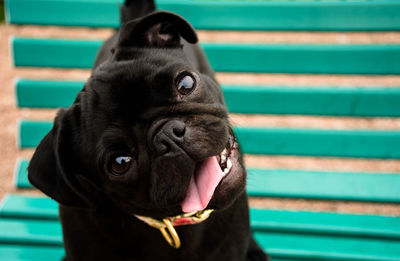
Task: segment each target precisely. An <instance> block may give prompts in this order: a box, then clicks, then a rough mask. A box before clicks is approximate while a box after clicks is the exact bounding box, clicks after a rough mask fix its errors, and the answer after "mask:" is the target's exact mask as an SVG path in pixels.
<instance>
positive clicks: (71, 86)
mask: <svg viewBox="0 0 400 261" xmlns="http://www.w3.org/2000/svg"><path fill="white" fill-rule="evenodd" d="M14 83H15V93H16V96H17V105H18V107H28V108H57V107H68V106H70V105H71V104H72V103H73V101H74V100H75V97H76V95H77V93H78V92H79V91H80V90H81V89H82V88H83V85H84V82H83V81H59V80H58V81H56V80H34V79H17V80H16V81H15V82H14Z"/></svg>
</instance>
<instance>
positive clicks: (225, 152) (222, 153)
mask: <svg viewBox="0 0 400 261" xmlns="http://www.w3.org/2000/svg"><path fill="white" fill-rule="evenodd" d="M226 154H228V150H227V149H226V148H225V149H224V150H223V151H222V152H221V157H222V156H225V157H226Z"/></svg>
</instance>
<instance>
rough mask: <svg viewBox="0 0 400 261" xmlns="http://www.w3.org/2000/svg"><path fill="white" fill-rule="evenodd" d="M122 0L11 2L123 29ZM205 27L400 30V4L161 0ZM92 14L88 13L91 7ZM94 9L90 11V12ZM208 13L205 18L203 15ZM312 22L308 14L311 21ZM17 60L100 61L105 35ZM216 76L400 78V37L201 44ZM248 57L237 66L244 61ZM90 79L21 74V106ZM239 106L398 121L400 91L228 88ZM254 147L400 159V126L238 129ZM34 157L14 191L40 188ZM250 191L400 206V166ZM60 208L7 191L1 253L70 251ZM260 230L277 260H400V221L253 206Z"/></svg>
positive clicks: (31, 128)
mask: <svg viewBox="0 0 400 261" xmlns="http://www.w3.org/2000/svg"><path fill="white" fill-rule="evenodd" d="M121 2H122V1H121V0H102V1H92V0H79V1H76V0H62V1H59V0H57V1H56V0H8V1H6V15H7V19H8V21H9V22H10V23H14V24H40V25H61V26H92V27H117V26H118V5H117V4H118V3H121ZM157 3H158V6H159V7H160V8H162V9H168V10H171V11H174V12H177V13H180V14H182V15H183V16H184V17H186V18H187V19H188V20H189V21H190V22H191V23H192V24H193V25H194V26H195V27H196V28H197V29H207V30H308V31H319V30H323V31H354V30H369V31H390V30H400V15H399V14H400V2H398V1H396V0H376V1H375V0H357V1H342V0H340V1H339V0H337V1H336V0H331V1H312V0H311V1H310V0H297V1H289V0H288V1H286V0H279V1H267V0H265V1H240V0H224V1H211V0H191V1H183V0H159V1H157ZM88 10H90V11H88ZM83 14H84V15H83ZM205 14H206V15H205ZM304 17H306V18H307V19H302V18H304ZM10 45H11V47H12V48H11V50H12V52H11V54H12V59H13V63H14V64H15V66H29V67H54V68H90V67H91V65H92V63H93V60H94V56H95V54H96V51H97V49H98V47H99V46H100V45H101V41H95V40H83V39H43V38H24V37H18V36H16V37H14V38H12V39H11V40H10ZM202 46H203V47H204V49H205V51H206V53H207V55H208V57H209V59H210V62H211V64H212V66H213V68H214V69H215V70H216V71H217V72H251V73H293V74H295V73H302V74H311V73H312V74H362V75H394V74H395V75H399V74H400V44H365V45H361V44H341V45H334V44H330V45H326V44H244V43H241V44H237V43H236V44H235V43H202ZM238 60H239V61H240V63H238V62H237V61H238ZM83 80H84V79H82V81H67V80H48V79H26V78H19V79H16V81H15V90H16V91H15V94H16V100H17V105H18V107H20V108H57V107H66V106H69V105H70V104H71V103H72V101H73V100H74V98H75V95H76V93H77V92H78V91H79V90H80V89H81V88H82V86H83ZM222 87H223V91H224V94H225V98H226V102H227V105H228V108H229V110H230V112H232V113H236V114H244V115H254V114H276V115H310V116H312V115H318V116H319V115H324V116H344V117H400V86H399V87H390V88H384V87H382V86H376V87H363V86H353V87H346V88H341V87H339V86H319V87H312V88H310V87H308V86H304V87H299V86H270V85H264V86H254V85H246V84H243V85H223V86H222ZM17 124H18V146H19V147H20V148H21V149H25V148H34V147H35V146H36V145H37V144H38V142H39V141H40V140H41V138H42V137H43V136H44V135H45V134H46V133H47V132H48V131H49V129H50V128H51V126H52V124H51V122H45V121H34V120H28V119H21V120H19V121H18V123H17ZM234 131H235V133H236V135H237V137H238V140H239V142H240V144H241V146H242V149H243V151H244V153H246V154H250V155H294V156H313V157H339V158H371V159H393V160H400V130H373V129H369V130H368V129H365V130H358V129H357V130H339V129H335V130H334V129H331V130H328V129H324V130H322V129H296V128H267V127H251V126H235V128H234ZM27 164H28V159H18V160H17V163H16V168H15V179H14V181H15V186H16V187H17V188H25V189H32V187H31V185H30V184H29V182H28V180H27V172H26V166H27ZM248 173H249V178H248V185H247V191H248V194H249V196H251V197H266V198H267V197H278V198H294V199H298V198H304V199H314V200H326V201H337V200H341V201H349V202H376V203H390V204H399V205H398V206H399V208H400V189H399V188H400V173H367V172H357V173H353V172H338V171H328V170H327V171H310V170H301V169H297V170H285V169H256V168H250V166H249V168H248ZM57 211H58V210H57V203H55V202H54V201H52V200H50V199H49V198H43V197H39V198H38V197H33V196H27V195H24V196H23V195H19V194H9V195H7V196H6V197H5V198H4V199H3V202H2V204H1V206H0V259H4V260H56V259H60V258H61V257H62V256H63V248H62V236H61V227H60V224H59V222H58V214H57ZM250 214H251V227H252V231H253V233H254V235H255V237H256V239H257V241H258V242H259V243H260V245H261V246H262V247H263V248H264V249H265V250H266V251H267V252H268V253H269V254H270V255H271V257H272V260H359V261H361V260H371V261H372V260H400V217H399V216H392V217H389V216H381V215H360V214H350V213H349V214H344V213H325V212H311V211H299V210H296V211H294V210H278V209H256V208H252V209H251V213H250Z"/></svg>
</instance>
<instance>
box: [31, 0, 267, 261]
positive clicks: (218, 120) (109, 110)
mask: <svg viewBox="0 0 400 261" xmlns="http://www.w3.org/2000/svg"><path fill="white" fill-rule="evenodd" d="M132 2H134V3H132ZM132 2H131V1H127V2H126V3H125V5H124V6H123V7H122V8H121V17H122V23H123V26H122V27H121V29H120V31H119V32H118V33H116V34H115V35H114V36H113V37H111V38H110V39H109V40H108V41H107V42H106V43H105V44H104V45H103V46H102V48H101V50H100V52H99V54H98V57H97V59H96V62H95V66H94V68H93V73H92V76H91V77H90V79H89V80H88V81H87V82H86V84H85V87H84V88H83V89H82V90H81V91H80V92H79V94H78V96H77V98H76V100H75V102H74V103H73V105H72V106H71V107H69V108H68V109H61V110H60V111H59V113H58V115H57V117H56V119H55V121H54V127H53V129H52V130H51V131H50V132H49V133H48V134H47V136H46V137H45V138H44V139H43V140H42V141H41V142H40V144H39V146H38V148H37V150H36V152H35V154H34V155H33V158H32V160H31V162H30V165H29V168H28V171H29V180H30V181H31V183H32V184H33V185H35V186H36V187H37V188H39V189H40V190H42V191H43V192H44V193H46V194H47V195H49V196H50V197H51V198H53V199H54V200H56V201H58V202H59V203H60V218H61V222H62V226H63V236H64V246H65V250H66V260H218V261H222V260H229V261H231V260H266V259H267V257H266V255H265V254H264V253H263V251H262V250H261V249H260V248H259V246H258V245H257V244H256V242H255V241H254V239H253V237H252V235H251V232H250V229H249V216H248V215H249V214H248V205H247V196H246V192H245V183H246V172H245V169H244V167H243V164H242V158H241V154H240V151H239V148H238V144H237V143H236V140H235V137H234V135H233V132H232V129H231V127H230V125H229V123H228V115H227V109H226V106H225V102H224V98H223V95H222V92H221V89H220V87H219V85H218V84H217V82H216V80H215V79H214V76H213V71H212V70H211V68H210V66H209V64H208V62H207V60H206V58H205V56H204V54H203V51H202V50H201V49H200V48H199V46H198V45H196V44H195V43H196V42H197V35H196V33H195V31H194V30H193V28H192V27H191V26H190V25H189V24H188V22H187V21H185V20H184V19H183V18H181V17H179V16H177V15H175V14H172V13H168V12H154V10H155V6H154V3H153V2H152V1H147V0H137V1H132ZM212 210H214V212H212ZM211 212H212V213H211ZM183 213H185V214H183ZM160 232H161V233H160Z"/></svg>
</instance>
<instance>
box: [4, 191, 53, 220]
mask: <svg viewBox="0 0 400 261" xmlns="http://www.w3.org/2000/svg"><path fill="white" fill-rule="evenodd" d="M0 217H1V218H3V217H6V218H9V219H12V218H15V219H49V220H58V203H57V202H55V201H54V200H52V199H50V198H48V197H32V196H26V195H18V194H7V195H6V196H5V197H4V198H3V199H2V201H1V204H0Z"/></svg>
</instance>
